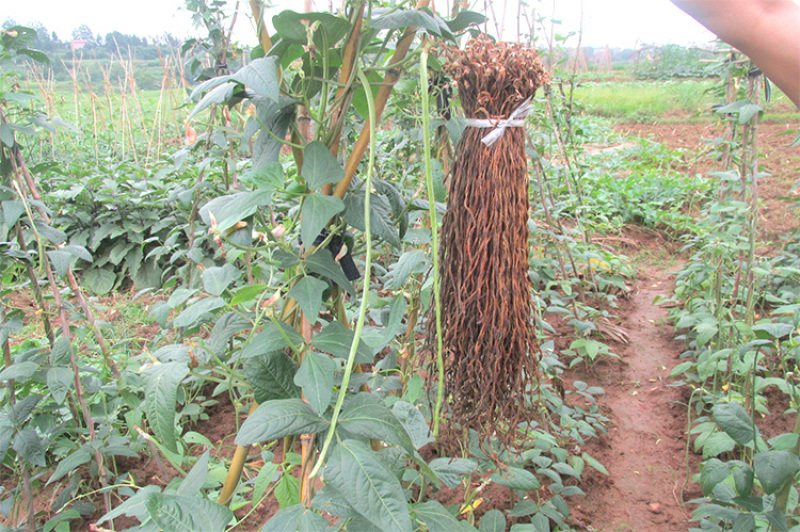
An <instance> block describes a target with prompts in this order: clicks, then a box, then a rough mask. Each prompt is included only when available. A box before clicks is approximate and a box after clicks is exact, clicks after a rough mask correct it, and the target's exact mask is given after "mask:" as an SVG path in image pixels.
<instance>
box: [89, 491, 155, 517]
mask: <svg viewBox="0 0 800 532" xmlns="http://www.w3.org/2000/svg"><path fill="white" fill-rule="evenodd" d="M159 491H160V490H159V488H158V486H153V485H149V486H145V487H143V488H142V489H140V490H139V491H137V492H136V495H134V496H133V497H131V498H129V499H127V500H126V501H125V502H123V503H122V504H120V505H119V506H117V507H116V508H114V509H113V510H111V511H110V512H108V513H106V514H105V515H103V517H101V518H100V519H98V521H97V524H98V525H99V524H102V523H104V522H106V521H108V520H110V519H116V518H117V517H119V516H120V515H127V516H129V517H136V518H138V519H139V521H142V522H144V521H145V520H146V519H147V518H148V515H147V508H146V506H145V501H146V499H147V496H148V495H149V494H150V493H159Z"/></svg>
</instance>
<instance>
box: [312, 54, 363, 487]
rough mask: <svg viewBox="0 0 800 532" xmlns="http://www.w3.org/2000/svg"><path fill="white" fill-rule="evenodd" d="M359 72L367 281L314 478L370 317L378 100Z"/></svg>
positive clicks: (329, 437) (337, 417)
mask: <svg viewBox="0 0 800 532" xmlns="http://www.w3.org/2000/svg"><path fill="white" fill-rule="evenodd" d="M357 75H358V79H359V81H361V85H362V86H363V87H364V94H366V96H367V107H368V108H369V124H370V126H371V127H372V131H371V132H370V135H369V162H368V163H367V175H366V177H365V178H364V228H365V231H364V237H365V238H366V245H367V250H366V257H365V260H364V283H363V287H362V290H361V305H360V307H359V311H358V318H357V319H356V327H355V330H354V332H353V343H352V344H351V345H350V353H349V355H348V356H347V365H346V366H345V370H344V377H342V385H341V387H340V388H339V395H338V397H337V398H336V405H335V406H334V407H333V415H332V416H331V424H330V426H329V427H328V432H327V434H325V442H324V443H323V444H322V450H321V451H320V453H319V459H318V460H317V463H316V464H314V469H312V470H311V474H310V475H309V478H314V477H316V476H317V474H318V473H319V470H320V467H322V464H323V463H325V456H326V455H327V453H328V448H329V447H330V445H331V441H333V434H334V432H335V431H336V423H337V421H338V420H339V414H340V413H341V411H342V404H343V403H344V398H345V396H346V395H347V387H348V385H349V384H350V376H351V375H352V374H353V366H354V365H355V359H356V351H357V349H358V342H359V341H360V340H361V332H362V330H363V329H364V321H365V318H366V316H367V296H368V295H369V280H370V277H371V276H372V233H371V231H370V215H369V214H370V213H369V204H370V194H371V191H372V167H373V166H374V165H375V123H376V119H375V100H374V99H373V97H372V89H371V88H370V86H369V80H368V79H367V76H366V75H364V72H363V71H362V70H361V69H360V68H358V69H357Z"/></svg>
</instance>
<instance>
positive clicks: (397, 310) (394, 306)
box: [378, 294, 406, 350]
mask: <svg viewBox="0 0 800 532" xmlns="http://www.w3.org/2000/svg"><path fill="white" fill-rule="evenodd" d="M383 312H384V313H385V314H382V315H381V321H382V322H383V326H384V329H383V331H382V334H383V339H382V340H381V343H380V344H379V345H378V348H379V349H381V350H382V349H383V348H384V347H386V346H387V345H389V343H390V342H391V341H392V340H393V339H394V338H395V337H396V336H397V335H398V334H400V333H401V332H402V331H403V330H404V329H403V318H404V317H405V315H406V298H405V296H404V295H402V294H400V295H398V296H396V297H395V298H394V299H392V302H391V303H389V308H388V309H384V311H383Z"/></svg>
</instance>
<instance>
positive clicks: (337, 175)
mask: <svg viewBox="0 0 800 532" xmlns="http://www.w3.org/2000/svg"><path fill="white" fill-rule="evenodd" d="M302 175H303V179H305V180H306V183H307V184H308V186H309V188H310V189H311V190H319V189H321V188H322V185H327V184H334V183H338V182H339V181H341V180H342V179H344V168H342V165H340V164H339V163H338V162H337V161H336V159H335V158H334V157H333V155H331V152H330V150H329V149H328V148H327V147H326V146H325V144H323V143H322V142H320V141H318V140H315V141H313V142H310V143H309V144H308V145H307V146H306V149H305V155H304V157H303V170H302ZM329 197H330V196H329ZM303 242H308V240H306V239H305V238H304V239H303Z"/></svg>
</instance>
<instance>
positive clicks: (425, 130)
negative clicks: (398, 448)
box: [419, 43, 445, 438]
mask: <svg viewBox="0 0 800 532" xmlns="http://www.w3.org/2000/svg"><path fill="white" fill-rule="evenodd" d="M426 44H427V43H426ZM419 86H420V93H421V95H422V142H423V157H424V160H425V184H426V186H427V189H428V206H429V213H430V218H431V254H432V255H433V302H434V315H435V319H436V371H437V373H438V374H439V375H438V382H437V385H436V406H435V407H434V410H433V437H434V438H436V437H437V436H438V435H439V422H440V418H441V413H442V403H443V402H444V378H445V376H444V346H443V345H442V341H443V340H442V305H441V301H442V298H441V292H440V290H441V288H440V286H439V224H438V220H437V217H436V193H435V192H434V188H433V167H432V162H431V119H430V116H431V106H430V94H429V92H428V50H427V47H424V48H423V50H422V54H421V55H420V65H419Z"/></svg>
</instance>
